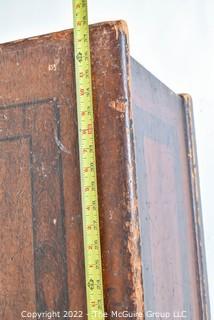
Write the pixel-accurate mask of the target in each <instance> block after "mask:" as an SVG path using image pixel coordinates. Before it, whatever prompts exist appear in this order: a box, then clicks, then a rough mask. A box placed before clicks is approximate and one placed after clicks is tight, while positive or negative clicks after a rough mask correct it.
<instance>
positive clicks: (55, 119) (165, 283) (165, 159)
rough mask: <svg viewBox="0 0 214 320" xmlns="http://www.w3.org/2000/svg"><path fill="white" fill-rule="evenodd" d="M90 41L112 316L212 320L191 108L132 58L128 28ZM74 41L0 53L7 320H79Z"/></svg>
mask: <svg viewBox="0 0 214 320" xmlns="http://www.w3.org/2000/svg"><path fill="white" fill-rule="evenodd" d="M90 36H91V44H92V50H91V54H92V80H93V93H94V111H95V130H96V150H97V170H98V189H99V205H100V221H101V245H102V262H103V278H104V293H105V309H106V311H107V312H108V314H109V316H108V319H110V318H111V311H118V312H119V311H130V312H132V311H133V312H136V311H138V312H145V313H146V312H147V311H148V310H151V311H153V312H158V311H159V312H160V311H166V312H173V311H176V310H178V311H182V310H186V311H187V312H188V317H189V318H188V319H194V320H197V319H198V320H201V319H208V315H207V314H208V311H206V310H205V309H206V306H207V305H208V303H207V301H208V298H207V297H206V294H207V288H206V286H205V285H204V282H206V266H205V262H204V261H205V258H204V256H203V254H204V250H203V247H201V245H200V244H201V243H203V234H202V227H201V226H200V227H199V225H198V223H197V219H196V218H197V216H198V215H199V214H200V208H198V206H197V208H196V205H195V204H196V202H197V201H198V198H197V199H196V194H197V192H198V191H197V190H198V189H197V188H196V186H197V185H198V184H197V183H196V182H197V181H195V180H193V178H192V176H191V172H192V171H191V170H192V165H194V168H195V166H196V162H195V160H194V163H193V161H192V160H191V159H190V158H189V156H188V155H189V154H190V151H191V150H193V149H194V154H195V147H193V145H194V142H193V139H192V138H191V134H192V132H193V131H192V129H191V128H192V126H191V123H192V122H190V121H189V122H188V119H189V118H188V114H189V113H185V110H186V109H185V108H186V106H187V103H186V102H185V103H184V100H183V99H182V98H181V97H179V96H177V95H175V94H173V93H171V91H170V90H169V89H167V88H166V87H165V86H164V85H163V84H161V83H160V82H159V81H158V80H157V79H155V78H154V77H153V76H152V75H151V74H149V73H148V72H147V71H146V70H145V69H143V68H142V67H141V66H140V65H138V64H137V63H136V62H135V61H134V60H131V61H130V56H129V48H128V40H127V29H126V26H125V24H124V23H122V22H116V23H105V24H99V25H96V26H93V27H92V28H91V32H90ZM72 39H73V36H72V32H71V31H63V32H58V33H53V34H50V35H45V36H40V37H36V38H32V39H27V40H23V41H18V42H12V43H9V44H3V45H1V46H0V74H1V78H0V89H1V90H0V92H1V94H0V151H1V152H0V164H1V168H0V173H1V175H0V201H1V203H0V222H1V229H0V239H1V247H0V318H1V319H3V320H6V319H7V320H12V319H17V317H20V313H21V311H22V310H27V311H31V312H35V311H37V312H45V311H58V312H61V317H60V319H63V311H65V310H73V311H74V310H79V311H82V312H83V315H84V317H83V319H86V299H85V279H84V262H83V261H84V257H83V241H82V218H81V201H80V177H79V159H78V143H77V141H78V139H77V119H76V100H75V81H74V62H73V44H72V43H73V40H72ZM130 71H131V73H132V85H131V86H130V76H131V74H130ZM185 101H186V100H185ZM194 159H195V158H194ZM196 191H197V192H196ZM202 279H205V280H204V281H202ZM207 308H208V307H207ZM131 318H132V319H134V318H136V317H135V316H134V315H133V316H132V317H131ZM138 318H140V316H139V317H138ZM141 318H142V317H141Z"/></svg>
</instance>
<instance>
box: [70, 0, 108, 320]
mask: <svg viewBox="0 0 214 320" xmlns="http://www.w3.org/2000/svg"><path fill="white" fill-rule="evenodd" d="M87 11H88V10H87V1H86V0H73V14H74V44H75V45H74V47H75V69H76V92H77V94H76V95H77V110H78V111H77V113H78V136H79V157H80V176H81V198H82V215H83V234H84V256H85V274H86V294H87V313H88V319H89V320H94V319H97V320H102V319H104V295H103V283H102V265H101V248H100V230H99V211H98V194H97V174H96V155H95V137H94V115H93V98H92V81H91V59H90V41H89V26H88V13H87Z"/></svg>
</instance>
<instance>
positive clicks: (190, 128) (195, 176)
mask: <svg viewBox="0 0 214 320" xmlns="http://www.w3.org/2000/svg"><path fill="white" fill-rule="evenodd" d="M180 97H181V98H182V99H183V102H184V114H185V122H186V136H187V139H186V144H187V150H188V166H189V175H190V186H191V195H192V208H193V222H194V232H195V244H196V252H197V266H198V280H199V287H200V288H199V289H200V301H201V311H202V315H201V316H202V317H201V319H202V320H210V319H211V314H210V302H209V289H208V278H207V266H206V251H205V242H204V229H203V217H202V207H201V196H200V181H199V180H200V179H199V171H198V158H197V147H196V139H195V125H194V114H193V102H192V98H191V96H190V95H189V94H180Z"/></svg>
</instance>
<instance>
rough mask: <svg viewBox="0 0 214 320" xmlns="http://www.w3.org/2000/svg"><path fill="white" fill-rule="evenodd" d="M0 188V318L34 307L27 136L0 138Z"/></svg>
mask: <svg viewBox="0 0 214 320" xmlns="http://www.w3.org/2000/svg"><path fill="white" fill-rule="evenodd" d="M0 117H1V119H2V114H1V115H0ZM0 190H1V193H0V206H1V215H0V225H1V228H0V239H1V251H0V266H1V268H0V305H1V308H0V317H1V319H8V320H13V319H16V318H17V315H18V314H20V313H21V311H22V310H24V308H27V309H28V310H31V311H34V310H35V281H34V272H33V270H34V254H33V232H32V231H33V228H32V201H31V173H30V140H29V138H28V137H10V138H8V137H6V138H3V137H1V138H0ZM17 271H18V272H17Z"/></svg>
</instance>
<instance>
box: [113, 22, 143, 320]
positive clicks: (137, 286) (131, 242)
mask: <svg viewBox="0 0 214 320" xmlns="http://www.w3.org/2000/svg"><path fill="white" fill-rule="evenodd" d="M113 27H114V28H115V29H116V30H115V32H116V37H117V36H118V33H119V38H120V41H121V59H120V61H121V64H122V65H121V70H123V86H124V98H125V99H124V100H125V101H126V108H125V110H124V115H125V136H124V139H125V141H124V146H125V148H126V150H125V154H126V157H127V158H126V161H127V167H126V179H127V186H128V190H127V196H126V202H127V209H128V212H129V214H130V220H129V221H126V230H127V231H128V240H127V249H128V251H129V255H130V274H129V281H130V282H131V284H132V288H133V291H132V293H131V299H132V303H133V305H134V308H135V312H136V319H142V315H141V314H144V294H143V278H142V257H141V238H140V219H139V212H138V197H137V179H136V167H135V151H134V150H135V148H134V143H135V142H134V130H133V118H132V103H131V101H132V99H131V78H130V77H131V63H130V53H129V36H128V28H127V25H126V24H125V23H124V22H121V21H120V22H117V23H116V25H114V26H113Z"/></svg>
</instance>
